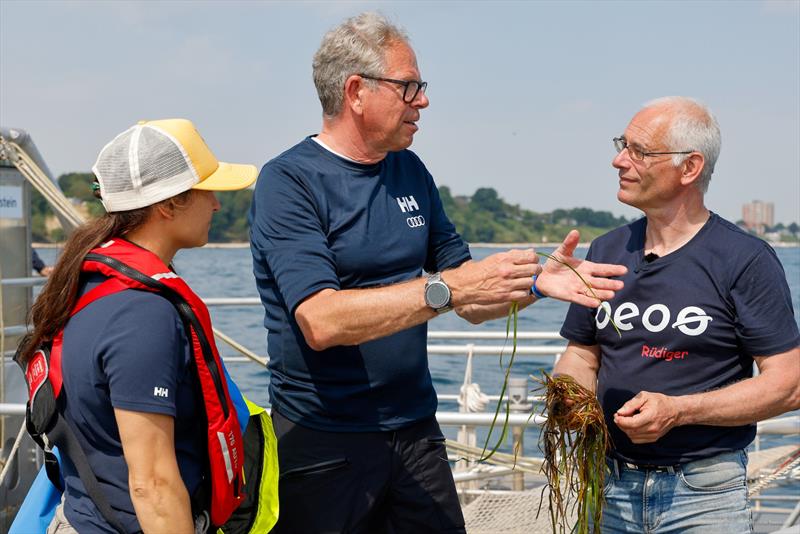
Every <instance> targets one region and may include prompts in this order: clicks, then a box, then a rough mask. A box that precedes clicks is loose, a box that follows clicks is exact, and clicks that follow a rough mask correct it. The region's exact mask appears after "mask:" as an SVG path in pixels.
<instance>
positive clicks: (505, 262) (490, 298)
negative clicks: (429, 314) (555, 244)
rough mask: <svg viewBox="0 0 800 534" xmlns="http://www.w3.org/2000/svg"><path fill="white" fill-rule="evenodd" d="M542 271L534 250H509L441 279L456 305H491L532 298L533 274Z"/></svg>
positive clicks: (462, 266) (462, 267)
mask: <svg viewBox="0 0 800 534" xmlns="http://www.w3.org/2000/svg"><path fill="white" fill-rule="evenodd" d="M541 272H542V266H541V265H539V257H538V256H537V255H536V253H535V252H534V251H533V250H509V251H508V252H500V253H498V254H492V255H491V256H489V257H487V258H484V259H482V260H481V261H470V262H467V263H465V264H463V265H461V266H460V267H458V268H457V269H453V270H451V271H445V272H444V273H442V279H443V280H444V281H445V282H446V283H447V285H448V286H450V290H451V291H452V302H453V305H455V306H463V305H465V304H481V305H488V304H502V303H508V302H511V301H520V300H523V299H526V298H528V297H530V289H531V277H533V275H538V274H540V273H541ZM573 276H574V275H573Z"/></svg>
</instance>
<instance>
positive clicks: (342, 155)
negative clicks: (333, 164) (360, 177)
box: [311, 135, 363, 165]
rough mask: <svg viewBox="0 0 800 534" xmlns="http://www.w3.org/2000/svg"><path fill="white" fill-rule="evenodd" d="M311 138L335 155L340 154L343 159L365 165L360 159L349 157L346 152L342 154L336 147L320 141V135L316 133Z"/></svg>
mask: <svg viewBox="0 0 800 534" xmlns="http://www.w3.org/2000/svg"><path fill="white" fill-rule="evenodd" d="M311 139H312V140H313V141H316V143H317V144H318V145H319V146H321V147H322V148H324V149H325V150H327V151H328V152H330V153H331V154H334V155H336V156H339V157H340V158H342V159H346V160H347V161H349V162H351V163H358V164H359V165H363V163H361V162H360V161H356V160H354V159H353V158H348V157H347V156H345V155H344V154H340V153H339V152H336V151H335V150H334V149H332V148H331V147H329V146H328V145H326V144H325V143H323V142H322V141H320V140H319V137H317V136H316V135H315V136H314V137H312V138H311Z"/></svg>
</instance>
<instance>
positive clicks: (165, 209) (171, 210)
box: [154, 199, 175, 221]
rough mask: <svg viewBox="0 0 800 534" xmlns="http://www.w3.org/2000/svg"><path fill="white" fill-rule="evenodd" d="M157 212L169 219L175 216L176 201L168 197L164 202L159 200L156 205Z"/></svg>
mask: <svg viewBox="0 0 800 534" xmlns="http://www.w3.org/2000/svg"><path fill="white" fill-rule="evenodd" d="M154 208H155V213H156V214H157V215H158V216H159V217H161V218H163V219H166V220H168V221H171V220H172V219H174V218H175V202H173V200H172V199H167V200H166V201H164V202H159V203H158V204H156V205H155V206H154Z"/></svg>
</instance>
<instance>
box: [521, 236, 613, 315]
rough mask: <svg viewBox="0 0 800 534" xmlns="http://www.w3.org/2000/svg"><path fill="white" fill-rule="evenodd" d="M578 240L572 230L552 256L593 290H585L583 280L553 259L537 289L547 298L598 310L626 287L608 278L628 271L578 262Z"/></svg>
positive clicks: (544, 270) (540, 279)
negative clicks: (603, 302)
mask: <svg viewBox="0 0 800 534" xmlns="http://www.w3.org/2000/svg"><path fill="white" fill-rule="evenodd" d="M579 240H580V234H579V233H578V231H577V230H572V231H571V232H570V233H569V234H567V237H565V238H564V242H563V243H561V245H559V246H558V248H557V249H556V251H555V252H553V254H552V256H553V257H555V258H558V259H559V260H561V261H562V262H564V263H566V264H567V265H569V266H570V267H572V268H573V269H575V270H576V271H578V273H580V275H581V276H582V277H583V280H586V282H588V283H589V284H590V285H591V286H592V289H591V290H590V289H589V288H588V287H586V284H585V283H584V282H583V280H581V279H580V278H579V277H578V276H576V275H575V273H574V272H572V270H571V269H570V268H569V267H567V266H566V265H563V264H562V263H559V262H557V261H553V260H551V259H548V260H547V263H545V265H544V268H543V269H542V274H541V275H539V277H538V278H537V279H536V289H538V290H539V292H540V293H543V294H545V295H547V296H548V297H553V298H556V299H558V300H563V301H566V302H574V303H575V304H580V305H582V306H586V307H588V308H596V307H598V306H599V305H600V302H601V301H604V300H611V299H612V298H614V291H619V290H620V289H622V287H623V285H624V284H623V283H622V281H621V280H609V279H608V278H606V277H609V276H622V275H624V274H625V273H626V272H628V269H627V268H625V267H624V266H622V265H613V264H610V263H594V262H591V261H586V260H581V259H578V258H575V257H574V256H573V253H574V252H575V247H577V246H578V241H579ZM598 299H599V300H598Z"/></svg>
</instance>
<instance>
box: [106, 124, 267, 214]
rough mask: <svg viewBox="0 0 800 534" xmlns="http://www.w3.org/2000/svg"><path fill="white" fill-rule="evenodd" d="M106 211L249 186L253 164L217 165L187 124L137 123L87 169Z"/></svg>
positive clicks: (126, 209)
mask: <svg viewBox="0 0 800 534" xmlns="http://www.w3.org/2000/svg"><path fill="white" fill-rule="evenodd" d="M92 172H94V175H95V176H96V177H97V181H98V182H99V183H100V196H101V197H102V201H103V206H104V207H105V209H106V211H108V212H109V213H110V212H115V211H128V210H133V209H137V208H143V207H145V206H150V205H153V204H155V203H156V202H160V201H162V200H166V199H168V198H170V197H173V196H175V195H178V194H180V193H183V192H184V191H188V190H189V189H204V190H207V191H234V190H237V189H244V188H245V187H247V186H249V185H250V184H252V183H253V182H254V181H255V179H256V175H257V174H258V170H257V169H256V167H255V166H254V165H240V164H236V163H223V162H221V161H217V158H215V157H214V154H212V153H211V150H210V149H209V148H208V146H207V145H206V142H205V141H204V140H203V138H202V137H201V136H200V133H199V132H198V131H197V129H196V128H195V127H194V124H192V122H191V121H188V120H186V119H164V120H156V121H141V122H139V124H137V125H136V126H133V127H131V128H128V129H127V130H125V131H124V132H122V133H121V134H119V135H118V136H116V137H115V138H114V140H113V141H111V142H110V143H108V144H107V145H106V146H105V147H103V150H101V151H100V155H99V156H97V161H96V162H95V164H94V166H93V167H92Z"/></svg>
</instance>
